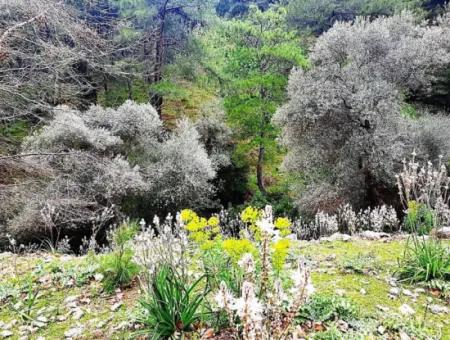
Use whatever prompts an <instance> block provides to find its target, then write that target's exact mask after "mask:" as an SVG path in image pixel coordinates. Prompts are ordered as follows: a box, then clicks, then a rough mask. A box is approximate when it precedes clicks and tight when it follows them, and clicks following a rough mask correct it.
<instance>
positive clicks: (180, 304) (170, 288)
mask: <svg viewBox="0 0 450 340" xmlns="http://www.w3.org/2000/svg"><path fill="white" fill-rule="evenodd" d="M203 278H204V277H203V276H202V277H201V278H199V279H198V280H197V281H195V282H194V283H193V284H192V285H187V284H186V283H185V282H183V281H182V280H181V279H179V278H178V277H177V275H176V273H175V272H174V270H173V269H172V268H170V267H168V266H163V267H161V268H160V269H159V270H158V271H157V273H156V274H155V276H154V278H153V280H152V282H151V283H150V284H151V286H150V287H149V293H148V294H149V295H148V297H146V298H144V299H142V300H141V301H140V304H141V307H142V308H143V316H142V317H141V318H140V320H139V321H140V322H141V323H142V324H144V326H145V328H146V330H145V333H148V334H149V335H151V338H152V339H161V338H163V339H166V338H170V337H171V336H173V335H174V334H175V333H176V332H181V331H191V330H193V325H194V324H195V323H196V322H198V321H199V320H200V314H199V308H200V305H201V304H202V302H203V299H204V296H205V295H206V292H200V293H199V292H198V291H197V289H198V286H199V284H200V282H201V281H202V280H203Z"/></svg>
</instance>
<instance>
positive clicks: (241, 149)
mask: <svg viewBox="0 0 450 340" xmlns="http://www.w3.org/2000/svg"><path fill="white" fill-rule="evenodd" d="M285 18H286V11H285V10H284V8H282V7H272V8H270V9H269V10H267V11H265V12H263V11H261V10H260V9H258V8H257V7H256V6H251V7H250V9H249V12H248V15H247V16H246V17H244V18H242V19H241V20H227V21H223V22H221V23H219V24H217V25H216V27H215V28H214V30H213V31H212V32H208V33H207V34H205V36H204V41H205V42H204V45H205V49H207V50H208V49H209V51H210V52H211V53H209V61H207V64H208V65H207V67H208V69H209V70H211V71H212V73H213V74H214V75H216V76H217V77H218V78H219V79H220V83H221V85H222V86H221V89H222V93H223V95H224V97H225V98H224V106H225V109H226V111H227V114H228V121H229V123H230V125H231V126H232V127H233V128H234V130H235V135H236V137H237V139H238V141H239V145H238V147H237V149H236V153H237V155H236V157H235V158H237V159H238V160H241V161H242V160H244V162H247V164H249V165H250V166H252V167H257V165H261V163H262V164H266V165H267V163H271V162H272V163H276V162H278V161H279V159H278V158H277V155H278V154H279V153H281V152H282V150H280V148H279V147H278V146H277V143H276V140H275V139H276V136H277V135H278V132H277V129H276V128H275V127H274V126H273V125H272V124H271V118H272V115H273V114H274V113H275V111H276V109H277V107H278V106H279V105H280V104H281V103H282V102H283V100H284V99H285V88H286V85H287V79H288V73H289V71H290V70H291V68H292V67H293V66H301V67H306V66H307V64H308V63H307V60H306V58H305V55H304V53H303V51H302V49H301V48H300V42H299V39H298V36H297V35H296V33H295V32H293V31H291V30H290V29H289V28H288V27H287V26H286V22H285ZM211 61H213V63H212V62H211ZM260 168H261V167H260ZM261 177H262V176H261ZM258 186H259V188H260V189H261V185H260V183H258Z"/></svg>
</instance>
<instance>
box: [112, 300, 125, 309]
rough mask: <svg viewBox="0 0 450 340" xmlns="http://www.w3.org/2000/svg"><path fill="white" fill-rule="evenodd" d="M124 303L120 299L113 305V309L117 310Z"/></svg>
mask: <svg viewBox="0 0 450 340" xmlns="http://www.w3.org/2000/svg"><path fill="white" fill-rule="evenodd" d="M122 305H123V303H122V301H119V302H117V303H115V304H113V305H112V306H111V311H112V312H115V311H116V310H118V309H119V308H120V307H121V306H122Z"/></svg>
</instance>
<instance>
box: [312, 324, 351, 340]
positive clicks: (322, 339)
mask: <svg viewBox="0 0 450 340" xmlns="http://www.w3.org/2000/svg"><path fill="white" fill-rule="evenodd" d="M343 337H344V336H343V334H342V332H341V331H340V330H339V329H337V327H336V326H335V325H332V326H331V327H330V328H328V329H327V330H326V331H324V332H319V333H316V334H314V335H313V339H314V340H340V339H342V338H343Z"/></svg>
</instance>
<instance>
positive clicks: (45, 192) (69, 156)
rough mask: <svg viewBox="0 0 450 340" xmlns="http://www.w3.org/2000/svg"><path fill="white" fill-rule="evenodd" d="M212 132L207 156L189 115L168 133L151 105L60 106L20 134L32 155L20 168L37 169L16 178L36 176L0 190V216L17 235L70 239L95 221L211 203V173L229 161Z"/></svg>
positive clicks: (21, 238) (104, 222)
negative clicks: (44, 121)
mask: <svg viewBox="0 0 450 340" xmlns="http://www.w3.org/2000/svg"><path fill="white" fill-rule="evenodd" d="M204 128H205V127H203V129H204ZM222 128H224V127H222ZM211 133H212V132H211ZM217 138H218V137H217ZM217 138H216V139H214V140H211V141H210V142H211V145H209V147H210V148H212V149H211V157H210V156H209V155H208V153H207V150H206V149H205V146H204V145H203V144H202V142H201V141H200V139H201V136H200V135H199V133H198V132H197V130H196V128H195V126H194V125H193V124H192V123H191V122H189V121H187V120H183V121H180V122H178V125H177V127H176V129H175V130H174V131H172V132H168V131H166V130H165V129H164V127H163V123H162V121H161V119H160V118H159V116H158V114H157V112H156V111H155V109H154V108H153V107H152V106H151V105H149V104H142V105H139V104H136V103H134V102H131V101H127V102H125V103H124V104H123V105H122V106H120V107H118V108H117V109H110V108H102V107H100V106H93V107H91V108H90V109H89V110H87V111H86V112H80V111H78V110H74V109H71V108H69V107H67V106H59V107H57V108H55V109H54V115H53V117H52V119H51V120H50V121H49V123H48V124H47V125H46V126H44V127H43V128H42V129H40V130H39V131H37V132H36V133H35V134H33V135H32V136H29V137H28V138H26V139H25V140H24V142H23V145H22V149H23V152H24V153H25V154H30V153H31V154H33V156H28V157H24V161H23V162H24V164H23V167H24V168H26V169H36V170H34V171H33V173H31V174H28V173H27V175H28V176H27V177H26V178H23V179H21V180H23V181H26V180H28V179H29V177H31V176H33V177H34V178H33V179H35V180H34V181H33V186H32V187H30V185H16V186H14V187H12V189H9V190H8V191H7V192H6V194H3V195H1V197H2V198H4V199H1V200H0V202H1V203H0V223H3V221H5V224H6V225H7V231H8V232H9V233H10V234H12V235H14V236H15V237H16V238H17V239H19V241H20V242H28V241H30V239H32V238H34V237H36V235H38V236H39V237H40V238H42V237H46V236H48V234H51V233H52V232H53V233H56V232H58V233H60V234H61V236H64V235H67V234H69V235H70V236H72V239H74V242H76V239H77V238H78V239H81V238H82V237H83V236H84V235H86V234H87V233H89V231H90V229H91V228H92V225H93V224H94V225H95V228H97V229H101V228H103V227H104V226H105V225H109V224H111V223H114V222H116V221H117V220H120V219H121V218H123V215H124V214H125V213H126V214H128V215H131V216H139V217H144V218H153V216H154V214H155V213H156V211H158V213H161V212H164V211H175V210H178V209H181V208H182V207H185V206H190V207H194V208H199V207H205V206H208V207H209V206H210V205H211V204H210V203H211V198H212V197H213V195H214V193H215V187H214V186H213V183H212V180H213V179H214V178H215V176H216V170H217V169H218V168H220V166H222V165H224V164H226V161H227V154H226V153H225V152H220V151H219V150H216V146H217V145H215V144H216V142H217V143H218V141H217ZM223 139H226V135H224V136H223V138H222V139H221V140H223ZM219 149H220V148H219ZM220 150H221V149H220ZM34 155H35V156H34ZM29 172H31V171H29ZM34 172H36V174H34ZM27 183H28V181H27ZM19 184H20V183H19ZM127 204H128V206H127ZM127 208H129V209H127Z"/></svg>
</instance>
